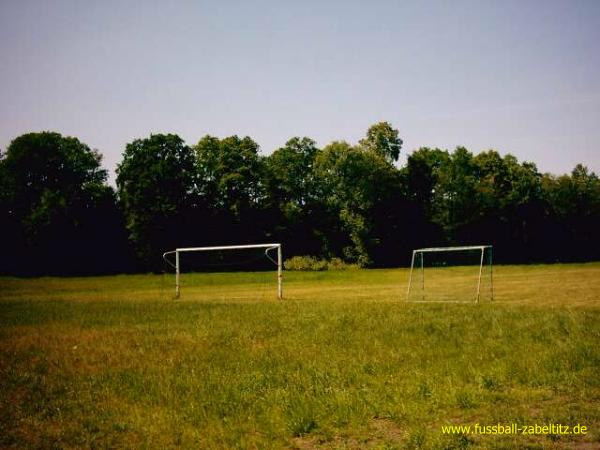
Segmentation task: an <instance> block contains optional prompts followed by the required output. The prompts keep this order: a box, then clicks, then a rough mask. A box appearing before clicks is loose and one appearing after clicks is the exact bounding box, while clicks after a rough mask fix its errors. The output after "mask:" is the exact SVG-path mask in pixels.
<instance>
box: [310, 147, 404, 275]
mask: <svg viewBox="0 0 600 450" xmlns="http://www.w3.org/2000/svg"><path fill="white" fill-rule="evenodd" d="M315 179H316V183H317V192H318V195H319V198H320V199H321V201H322V202H323V204H324V205H325V211H326V214H327V215H328V216H329V217H330V218H331V219H333V220H331V219H330V222H333V223H334V224H335V226H334V227H332V228H331V229H329V230H322V233H323V236H324V238H325V242H324V244H325V249H326V252H327V253H328V254H329V256H342V257H344V258H345V259H347V260H349V261H351V262H356V263H358V264H360V265H363V266H368V265H373V264H374V263H376V261H375V260H374V257H375V255H376V254H377V253H378V252H379V253H381V249H382V248H383V246H384V245H389V244H390V242H389V240H390V238H394V232H393V228H394V226H395V225H396V222H395V221H392V220H391V218H392V217H396V219H397V218H398V208H399V207H400V205H399V204H398V203H397V202H396V201H394V200H398V199H397V198H396V194H397V193H398V192H399V180H400V177H399V174H398V171H397V170H396V168H395V167H394V166H393V165H392V164H391V163H390V162H388V161H387V160H386V159H385V158H384V157H383V156H382V155H380V154H378V153H375V152H370V151H367V150H365V149H363V148H361V147H352V146H350V145H349V144H348V143H347V142H343V141H341V142H333V143H331V144H329V145H328V146H326V147H325V148H324V149H323V150H322V151H321V152H319V154H318V155H317V157H316V160H315Z"/></svg>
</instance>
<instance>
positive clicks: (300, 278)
mask: <svg viewBox="0 0 600 450" xmlns="http://www.w3.org/2000/svg"><path fill="white" fill-rule="evenodd" d="M461 270H462V269H460V268H458V269H445V272H446V273H447V274H446V276H447V277H448V283H449V285H451V284H452V280H454V279H455V277H456V276H457V274H458V276H461V275H460V273H459V272H460V271H461ZM453 276H454V277H453ZM494 276H495V278H494V283H495V284H494V288H495V302H493V303H489V302H484V303H480V304H444V303H431V304H427V303H425V304H419V303H407V302H404V301H403V300H404V296H405V293H406V288H407V280H408V271H407V270H405V269H398V270H358V271H347V272H343V271H339V272H319V273H285V283H284V295H285V300H284V301H277V300H276V299H275V294H276V286H275V282H274V275H273V274H272V273H259V274H247V273H235V274H194V275H185V276H184V277H183V278H182V282H183V286H182V298H181V299H180V300H178V301H173V300H172V298H171V297H172V284H173V281H174V279H173V277H172V276H168V277H165V276H160V275H137V276H114V277H95V278H37V279H17V278H0V447H3V448H10V447H14V448H260V449H262V448H300V449H308V448H425V449H443V448H446V449H451V448H486V449H487V448H590V449H591V448H598V447H600V432H599V427H598V426H599V424H600V408H599V406H598V405H599V404H600V263H592V264H571V265H547V266H543V265H540V266H499V267H496V268H495V271H494ZM475 423H479V424H480V425H495V424H497V423H501V424H510V423H517V424H519V425H535V424H540V425H544V424H547V423H559V424H563V425H571V426H574V425H577V424H581V425H585V426H587V427H588V430H590V431H589V433H588V434H587V435H585V436H557V435H549V436H544V435H537V436H521V435H519V436H490V435H487V436H477V435H468V436H463V435H445V434H443V433H442V431H441V427H442V425H449V424H460V425H474V424H475Z"/></svg>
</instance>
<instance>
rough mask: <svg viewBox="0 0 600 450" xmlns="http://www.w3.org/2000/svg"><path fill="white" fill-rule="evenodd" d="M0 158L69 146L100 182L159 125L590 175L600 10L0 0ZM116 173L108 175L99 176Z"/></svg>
mask: <svg viewBox="0 0 600 450" xmlns="http://www.w3.org/2000/svg"><path fill="white" fill-rule="evenodd" d="M0 57H1V65H0V148H1V149H6V147H7V145H8V144H9V143H10V141H11V140H12V139H14V138H15V137H17V136H18V135H20V134H22V133H25V132H29V131H42V130H55V131H59V132H61V133H63V134H66V135H74V136H77V137H79V138H80V139H81V140H83V141H84V142H85V143H87V144H88V145H90V146H91V147H93V148H97V149H98V150H100V152H101V153H102V154H103V155H104V165H105V167H107V168H108V169H109V170H110V171H111V172H112V171H113V170H114V168H115V166H116V164H117V163H118V162H119V161H120V159H121V154H122V152H123V150H124V147H125V144H126V143H127V142H130V141H132V140H133V139H135V138H140V137H146V136H148V135H149V134H150V133H158V132H174V133H177V134H179V135H180V136H181V137H182V138H184V139H185V140H186V141H187V142H188V143H189V144H194V143H196V142H197V141H198V139H199V138H200V137H202V136H204V135H205V134H207V133H209V134H213V135H216V136H220V137H224V136H228V135H231V134H239V135H249V136H251V137H252V138H253V139H255V140H256V141H257V142H258V143H259V144H260V145H261V148H262V152H263V153H265V154H268V153H270V152H272V151H273V150H274V149H276V148H277V147H279V146H281V145H282V144H283V143H284V142H285V141H286V140H287V139H289V138H291V137H293V136H309V137H312V138H313V139H315V140H316V141H317V143H318V144H319V145H321V146H322V145H325V144H327V143H328V142H330V141H332V140H336V139H345V140H347V141H349V142H351V143H354V142H356V141H358V139H360V138H361V137H362V135H364V133H365V131H366V129H367V128H368V127H369V126H370V125H371V124H373V123H375V122H377V121H381V120H387V121H389V122H391V123H392V125H393V126H394V127H396V128H398V129H399V130H400V135H401V137H402V138H403V139H404V143H405V144H404V148H403V152H402V153H403V155H404V156H406V154H407V153H410V152H411V151H412V150H414V149H416V148H418V147H421V146H437V147H441V148H448V149H453V148H454V147H455V146H457V145H465V146H467V147H468V148H469V149H470V150H472V151H474V152H479V151H481V150H486V149H488V148H494V149H497V150H498V151H500V152H501V153H503V154H505V153H513V154H515V155H516V156H517V157H518V158H519V159H520V160H528V161H533V162H535V163H536V164H537V165H538V168H539V169H540V170H541V171H544V172H546V171H549V172H553V173H565V172H569V171H570V170H571V169H572V168H573V166H574V165H575V164H576V163H578V162H582V163H584V164H586V165H587V166H588V167H590V168H591V169H593V170H594V171H595V172H596V173H599V172H600V1H597V0H592V1H584V0H571V1H551V0H550V1H548V0H545V1H530V0H521V1H505V0H502V1H500V0H498V1H482V0H479V1H439V2H437V1H400V0H398V1H372V2H366V1H326V0H323V1H314V2H313V1H302V2H300V1H282V0H268V1H213V2H205V1H127V0H122V1H112V0H111V1H80V0H63V1H52V0H43V1H42V0H40V1H32V0H12V1H11V0H0ZM113 176H114V175H113V174H111V177H113Z"/></svg>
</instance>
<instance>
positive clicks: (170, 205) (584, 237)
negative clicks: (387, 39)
mask: <svg viewBox="0 0 600 450" xmlns="http://www.w3.org/2000/svg"><path fill="white" fill-rule="evenodd" d="M401 148H402V139H401V138H400V137H399V135H398V130H396V129H394V128H393V127H392V126H391V125H390V124H389V123H387V122H381V123H377V124H375V125H373V126H371V127H370V128H369V129H368V130H367V133H366V135H365V137H364V138H363V139H361V140H360V141H359V142H358V143H357V144H356V145H351V144H349V143H348V142H345V141H334V142H332V143H330V144H328V145H326V146H325V147H323V148H318V147H317V145H316V143H315V141H314V140H312V139H310V138H307V137H294V138H292V139H290V140H289V141H288V142H286V144H285V145H284V146H283V147H281V148H278V149H277V150H275V151H274V152H273V153H271V154H270V155H268V156H263V155H261V154H260V151H259V150H260V148H259V145H258V144H257V143H256V142H255V141H254V140H252V139H251V138H250V137H243V138H241V137H238V136H230V137H225V138H222V139H219V138H217V137H214V136H208V135H207V136H205V137H203V138H201V139H200V140H199V141H198V142H197V143H196V144H195V145H192V146H190V145H188V144H186V143H185V142H184V141H183V139H181V138H180V137H179V136H177V135H175V134H153V135H151V136H149V137H147V138H144V139H136V140H134V141H133V142H131V143H129V144H127V145H126V148H125V151H124V152H123V158H122V161H121V162H120V163H119V164H118V167H117V171H116V172H117V177H116V190H115V189H113V188H112V187H111V186H109V185H108V184H107V172H106V170H104V169H103V168H102V166H101V155H100V154H99V153H98V151H96V150H93V149H90V147H89V146H87V145H86V144H84V143H83V142H81V141H80V140H79V139H77V138H75V137H65V136H62V135H60V134H59V133H54V132H41V133H28V134H24V135H22V136H19V137H17V138H16V139H14V140H13V141H12V142H11V143H10V145H9V146H8V148H7V149H6V151H5V152H3V153H0V214H1V215H0V228H1V229H2V233H1V235H0V245H1V248H2V249H3V258H1V261H2V262H1V263H0V271H1V272H2V273H11V274H20V275H42V274H101V273H119V272H136V271H160V270H162V268H163V262H162V259H161V255H162V253H163V252H164V251H166V250H171V249H173V248H175V247H183V246H204V245H225V244H240V243H260V242H281V243H282V244H283V246H284V252H285V256H286V257H288V258H289V257H291V256H294V255H312V256H316V257H319V258H332V257H339V258H342V259H343V260H344V261H346V262H349V263H355V264H359V265H360V266H363V267H390V266H392V267H393V266H401V265H406V264H407V263H409V258H410V253H411V251H412V249H414V248H418V247H423V246H437V245H453V244H456V245H467V244H492V245H493V246H494V256H495V260H496V261H498V262H504V263H508V262H518V263H529V262H554V261H587V260H597V259H600V233H598V230H600V180H599V178H598V176H597V175H596V174H595V173H593V172H591V171H589V170H588V169H587V168H586V167H585V166H583V165H581V164H580V165H577V166H576V167H575V168H574V169H573V171H572V172H571V173H570V174H565V175H560V176H555V175H551V174H542V173H540V172H539V171H538V169H537V167H536V165H535V164H533V163H530V162H519V161H518V160H517V158H515V157H514V156H512V155H505V156H501V155H500V154H499V153H498V152H496V151H494V150H489V151H486V152H482V153H479V154H473V153H472V152H470V151H469V150H468V149H466V148H464V147H457V148H456V149H455V150H453V151H448V150H443V149H438V148H426V147H423V148H420V149H418V150H416V151H414V152H413V153H412V154H410V155H409V156H408V158H407V162H406V164H405V165H403V166H402V167H398V166H397V161H398V158H399V155H400V151H401Z"/></svg>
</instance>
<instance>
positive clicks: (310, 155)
mask: <svg viewBox="0 0 600 450" xmlns="http://www.w3.org/2000/svg"><path fill="white" fill-rule="evenodd" d="M318 151H319V149H318V148H317V147H316V143H315V141H313V140H312V139H310V138H307V137H303V138H300V137H294V138H292V139H290V140H289V141H287V142H286V144H285V146H283V147H281V148H279V149H277V150H275V151H274V152H273V153H272V154H271V155H269V156H268V157H267V158H265V164H264V168H263V170H264V173H263V179H264V185H265V191H266V199H265V207H266V208H267V211H268V215H269V225H270V227H271V229H272V230H273V234H274V238H275V239H276V240H277V241H278V242H281V243H282V244H283V245H284V246H285V248H286V253H290V254H298V255H301V254H309V255H319V254H321V242H322V236H321V235H320V234H319V230H322V229H324V228H328V225H329V224H327V223H323V222H324V219H326V217H325V215H324V211H323V205H322V204H321V202H320V199H319V196H318V194H317V190H316V187H317V186H316V181H315V176H314V171H313V167H314V162H315V156H316V155H317V152H318Z"/></svg>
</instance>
